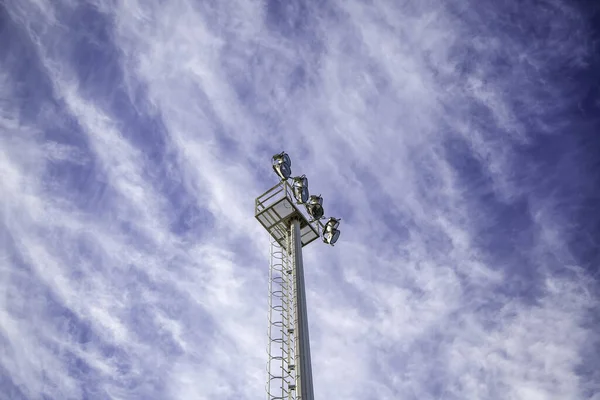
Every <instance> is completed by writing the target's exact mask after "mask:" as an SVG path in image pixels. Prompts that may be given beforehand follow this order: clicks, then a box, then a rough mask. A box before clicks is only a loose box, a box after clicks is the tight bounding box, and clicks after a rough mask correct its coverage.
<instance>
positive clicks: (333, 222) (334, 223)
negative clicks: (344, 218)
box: [325, 217, 340, 232]
mask: <svg viewBox="0 0 600 400" xmlns="http://www.w3.org/2000/svg"><path fill="white" fill-rule="evenodd" d="M339 226H340V218H333V217H331V218H329V219H328V220H327V222H326V223H325V230H326V231H330V232H331V231H334V230H336V229H337V228H338V227H339Z"/></svg>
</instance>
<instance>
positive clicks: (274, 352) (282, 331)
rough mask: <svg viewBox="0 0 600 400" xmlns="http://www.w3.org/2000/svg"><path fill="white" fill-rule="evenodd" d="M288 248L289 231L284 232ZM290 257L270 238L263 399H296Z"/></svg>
mask: <svg viewBox="0 0 600 400" xmlns="http://www.w3.org/2000/svg"><path fill="white" fill-rule="evenodd" d="M285 238H286V243H287V246H286V247H287V248H288V249H289V248H291V247H292V246H291V238H290V234H289V232H286V233H285ZM292 260H293V258H292V257H291V255H290V254H288V252H287V251H286V250H285V249H283V248H282V247H281V246H280V245H279V244H278V243H277V242H276V241H275V240H274V239H272V238H271V262H270V268H269V328H268V337H269V339H268V340H269V343H268V345H267V354H268V361H267V386H266V389H267V400H280V399H281V400H296V398H297V390H296V388H297V378H298V377H297V375H296V373H297V372H296V334H295V323H296V304H295V298H296V297H295V271H294V268H293V261H292Z"/></svg>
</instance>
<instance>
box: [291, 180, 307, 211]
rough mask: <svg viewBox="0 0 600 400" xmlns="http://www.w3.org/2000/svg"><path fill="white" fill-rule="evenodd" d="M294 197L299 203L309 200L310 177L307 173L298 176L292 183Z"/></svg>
mask: <svg viewBox="0 0 600 400" xmlns="http://www.w3.org/2000/svg"><path fill="white" fill-rule="evenodd" d="M292 187H293V189H294V197H295V198H296V202H297V203H298V204H304V203H306V202H307V201H308V179H307V178H306V175H302V176H297V177H295V178H294V183H293V184H292Z"/></svg>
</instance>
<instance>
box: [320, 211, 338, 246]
mask: <svg viewBox="0 0 600 400" xmlns="http://www.w3.org/2000/svg"><path fill="white" fill-rule="evenodd" d="M339 226H340V220H339V219H336V218H333V217H331V218H329V220H328V221H327V223H326V224H325V229H323V242H325V243H327V244H330V245H332V246H333V245H334V244H335V242H337V240H338V238H339V237H340V231H339V230H338V227H339Z"/></svg>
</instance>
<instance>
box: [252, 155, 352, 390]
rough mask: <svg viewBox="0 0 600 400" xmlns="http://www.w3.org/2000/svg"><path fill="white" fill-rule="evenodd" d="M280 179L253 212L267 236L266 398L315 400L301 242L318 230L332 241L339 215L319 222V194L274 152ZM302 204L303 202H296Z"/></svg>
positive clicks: (316, 235)
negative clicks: (268, 257)
mask: <svg viewBox="0 0 600 400" xmlns="http://www.w3.org/2000/svg"><path fill="white" fill-rule="evenodd" d="M273 169H274V170H275V172H276V173H277V175H279V177H280V178H281V181H280V182H279V183H278V184H276V185H275V186H273V187H272V188H271V189H269V190H267V191H266V192H265V193H263V194H262V195H260V196H259V197H258V198H257V199H256V204H255V216H256V219H258V221H259V222H260V223H261V225H262V226H263V227H264V228H265V229H266V230H267V232H269V234H270V237H271V262H270V268H269V328H268V338H269V343H268V345H267V354H268V361H267V375H268V376H267V386H266V389H267V396H268V397H267V399H268V400H279V399H281V400H283V399H286V400H314V393H313V382H312V369H311V360H310V341H309V335H308V316H307V311H306V291H305V288H304V265H303V262H302V247H304V246H306V245H307V244H309V243H312V242H313V241H314V240H315V239H317V238H319V237H320V236H322V237H323V242H325V243H327V244H331V245H333V244H334V243H335V242H336V241H337V239H338V237H339V235H340V231H339V230H338V229H337V228H338V226H339V220H338V219H335V218H330V219H329V220H328V221H327V223H325V224H323V223H322V222H320V220H321V219H322V218H323V214H324V213H323V199H322V198H321V196H314V195H313V196H310V197H309V194H308V179H307V178H306V176H304V175H302V176H299V177H295V178H293V179H292V182H293V183H292V185H290V184H289V183H288V181H287V180H288V179H289V178H290V176H291V160H290V158H289V156H288V155H287V154H286V153H280V154H276V155H275V156H273ZM299 205H304V207H298V206H299Z"/></svg>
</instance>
